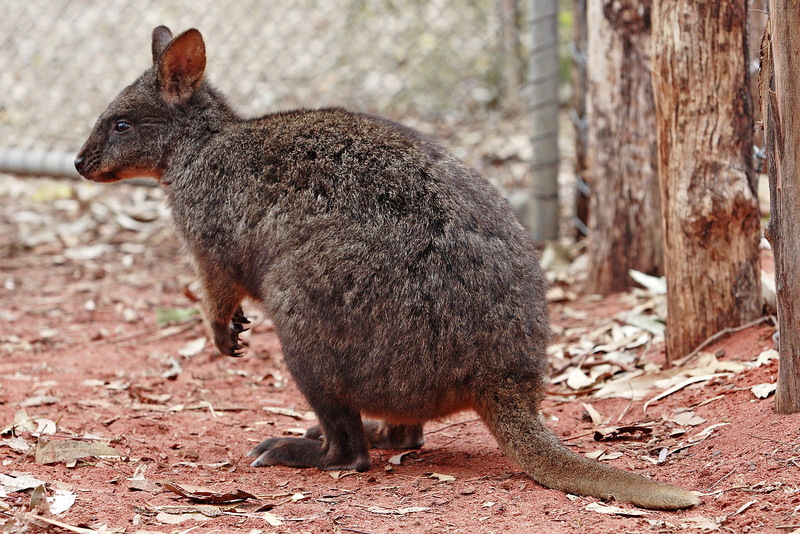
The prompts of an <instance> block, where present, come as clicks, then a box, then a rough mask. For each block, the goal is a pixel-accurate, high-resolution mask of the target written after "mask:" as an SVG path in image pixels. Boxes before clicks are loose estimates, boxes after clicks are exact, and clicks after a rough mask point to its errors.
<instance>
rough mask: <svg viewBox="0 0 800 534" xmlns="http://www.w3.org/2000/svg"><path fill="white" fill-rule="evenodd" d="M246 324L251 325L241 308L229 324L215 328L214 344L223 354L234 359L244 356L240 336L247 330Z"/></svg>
mask: <svg viewBox="0 0 800 534" xmlns="http://www.w3.org/2000/svg"><path fill="white" fill-rule="evenodd" d="M246 324H250V321H248V320H247V317H245V315H244V312H243V311H242V308H241V307H239V309H238V310H236V313H234V314H233V318H232V319H231V322H230V323H229V324H227V325H224V326H223V325H215V326H214V344H215V345H216V346H217V348H218V349H219V351H220V352H221V353H222V354H225V355H226V356H233V357H239V356H241V355H242V352H241V351H242V348H243V347H242V345H240V344H239V334H240V333H242V332H244V331H246V330H247V327H245V326H244V325H246Z"/></svg>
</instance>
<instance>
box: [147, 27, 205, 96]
mask: <svg viewBox="0 0 800 534" xmlns="http://www.w3.org/2000/svg"><path fill="white" fill-rule="evenodd" d="M165 29H166V28H165ZM156 30H157V31H158V28H156ZM167 31H169V30H167ZM154 33H155V32H154ZM159 33H160V34H162V35H161V36H159V43H160V42H161V41H160V39H161V38H163V35H166V34H165V33H164V32H163V31H162V32H159ZM155 43H156V39H155V37H154V39H153V48H154V49H155V46H156V45H155ZM156 68H157V69H158V81H159V83H160V84H161V93H162V95H163V97H164V99H165V100H166V101H167V102H170V103H172V104H181V103H184V102H186V101H187V100H189V98H191V96H192V95H193V94H194V91H195V90H196V89H197V87H198V86H199V85H200V82H201V81H202V80H203V72H204V71H205V68H206V45H205V44H204V43H203V36H202V35H200V32H199V31H197V30H195V29H194V28H192V29H191V30H186V31H185V32H183V33H182V34H180V35H179V36H177V37H176V38H175V39H173V40H172V41H170V42H169V44H167V46H166V48H164V50H163V51H162V52H161V54H160V57H159V58H158V63H157V64H156Z"/></svg>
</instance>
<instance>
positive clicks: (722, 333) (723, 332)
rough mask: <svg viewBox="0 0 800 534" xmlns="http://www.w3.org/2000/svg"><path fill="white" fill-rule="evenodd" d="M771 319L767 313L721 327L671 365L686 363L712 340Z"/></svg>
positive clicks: (677, 365)
mask: <svg viewBox="0 0 800 534" xmlns="http://www.w3.org/2000/svg"><path fill="white" fill-rule="evenodd" d="M771 320H772V316H769V315H767V316H764V317H761V318H759V319H756V320H755V321H751V322H749V323H747V324H743V325H741V326H736V327H732V328H723V329H722V330H720V331H719V332H717V333H716V334H713V335H712V336H710V337H709V338H707V339H706V340H705V341H703V342H702V343H700V344H699V345H698V346H697V348H696V349H694V350H693V351H692V352H690V353H689V354H688V355H687V356H686V357H684V358H681V359H680V360H678V361H677V362H675V363H674V364H673V365H674V366H675V367H681V366H682V365H686V364H687V363H688V362H689V361H690V360H692V359H693V358H694V357H695V356H697V355H698V354H700V351H701V350H703V349H704V348H706V347H707V346H709V345H710V344H712V343H713V342H715V341H717V340H719V339H720V338H722V337H725V336H727V335H730V334H735V333H736V332H741V331H742V330H747V329H748V328H750V327H751V326H756V325H758V324H761V323H764V322H767V321H771Z"/></svg>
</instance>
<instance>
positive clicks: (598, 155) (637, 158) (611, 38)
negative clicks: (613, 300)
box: [586, 0, 664, 294]
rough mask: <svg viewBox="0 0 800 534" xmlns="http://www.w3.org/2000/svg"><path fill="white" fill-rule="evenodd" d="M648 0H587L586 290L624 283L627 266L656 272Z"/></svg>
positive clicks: (659, 257)
mask: <svg viewBox="0 0 800 534" xmlns="http://www.w3.org/2000/svg"><path fill="white" fill-rule="evenodd" d="M650 6H651V0H622V1H620V0H592V1H590V2H588V4H587V16H586V19H587V26H588V40H587V45H586V50H587V56H588V57H587V65H586V73H587V85H588V91H587V93H588V98H587V102H586V117H587V119H586V120H587V126H588V143H587V167H588V168H587V171H588V172H587V174H588V175H589V180H588V181H589V183H590V184H592V194H591V199H590V204H589V234H588V253H589V262H590V265H591V266H590V269H589V284H588V290H589V291H591V292H593V293H600V294H609V293H614V292H618V291H623V290H625V289H626V288H628V287H630V286H631V285H633V280H632V279H631V278H630V276H629V274H628V271H630V270H631V269H636V270H637V271H642V272H645V273H647V274H650V275H655V276H660V275H661V274H662V273H663V269H662V267H663V255H664V248H663V236H662V230H661V199H660V195H659V185H658V157H657V144H656V118H655V103H654V101H653V85H652V79H651V76H650V70H651V65H650V63H651V61H650Z"/></svg>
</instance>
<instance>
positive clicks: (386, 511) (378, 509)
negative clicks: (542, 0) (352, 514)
mask: <svg viewBox="0 0 800 534" xmlns="http://www.w3.org/2000/svg"><path fill="white" fill-rule="evenodd" d="M426 510H430V508H425V507H424V506H410V507H408V508H395V509H390V508H383V507H382V506H368V507H367V512H370V513H373V514H381V515H406V514H413V513H416V512H424V511H426Z"/></svg>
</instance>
